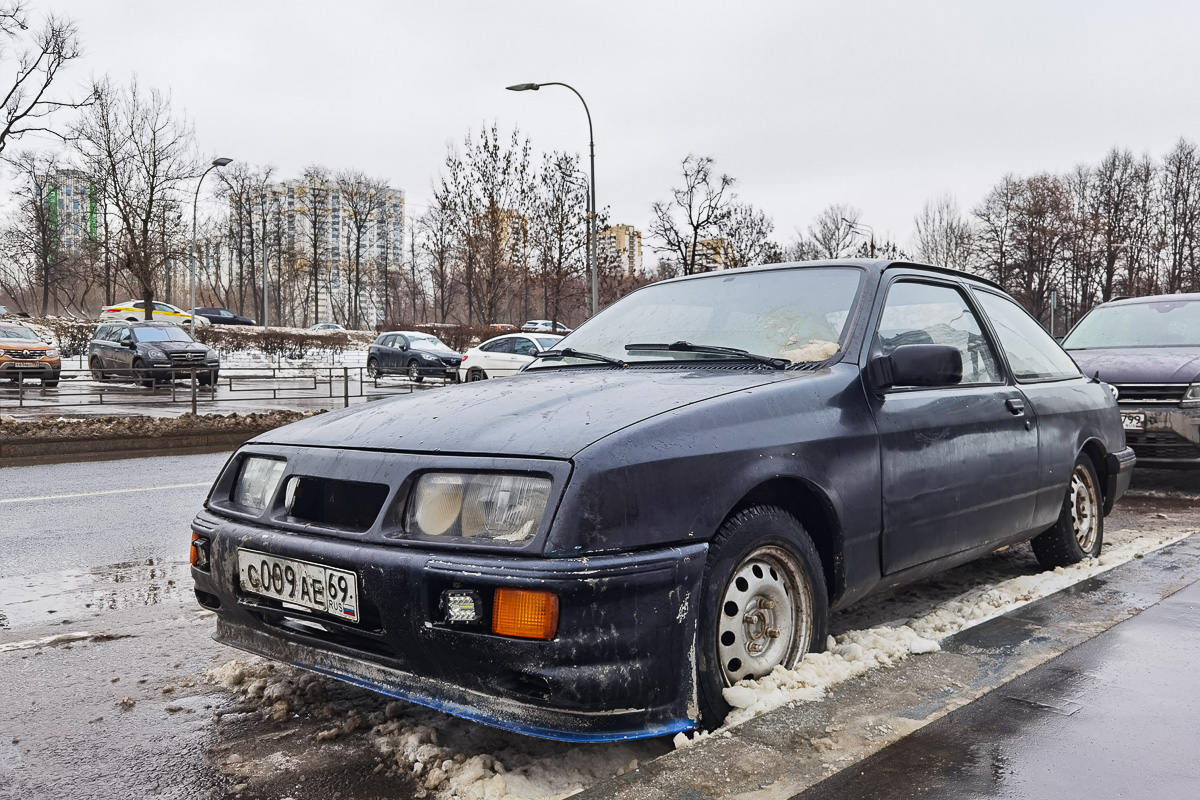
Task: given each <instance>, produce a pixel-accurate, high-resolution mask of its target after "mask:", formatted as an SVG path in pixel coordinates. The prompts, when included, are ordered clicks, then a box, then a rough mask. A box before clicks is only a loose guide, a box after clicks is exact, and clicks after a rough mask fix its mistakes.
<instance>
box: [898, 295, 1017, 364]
mask: <svg viewBox="0 0 1200 800" xmlns="http://www.w3.org/2000/svg"><path fill="white" fill-rule="evenodd" d="M876 343H877V345H878V347H879V350H880V352H881V353H882V354H883V355H887V354H888V353H890V352H892V351H893V350H895V349H896V348H897V347H899V346H900V345H902V344H948V345H951V346H953V347H957V348H958V349H959V351H960V352H961V353H962V361H963V378H962V383H963V384H972V383H1001V382H1002V381H1003V378H1002V377H1001V374H1002V373H1001V371H1000V367H999V365H998V362H997V361H996V355H995V352H994V351H993V350H992V346H991V345H990V344H988V340H987V338H986V337H985V336H984V335H983V328H982V327H981V326H980V325H979V320H978V319H976V318H975V315H974V314H973V313H972V312H971V309H970V307H969V306H968V305H967V300H966V298H965V297H963V295H962V293H961V292H960V291H958V290H957V289H955V288H953V287H950V286H940V285H935V284H931V283H916V282H913V281H898V282H896V283H894V284H892V287H891V288H890V289H888V295H887V301H886V302H885V303H884V307H883V316H882V317H880V319H879V330H878V332H877V333H876Z"/></svg>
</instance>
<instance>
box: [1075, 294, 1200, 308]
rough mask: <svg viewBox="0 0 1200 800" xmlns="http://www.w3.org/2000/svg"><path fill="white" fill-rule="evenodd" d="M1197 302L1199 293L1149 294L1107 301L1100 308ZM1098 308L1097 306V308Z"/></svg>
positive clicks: (1199, 298) (1199, 296) (1199, 297)
mask: <svg viewBox="0 0 1200 800" xmlns="http://www.w3.org/2000/svg"><path fill="white" fill-rule="evenodd" d="M1181 300H1182V301H1197V300H1200V292H1188V293H1186V294H1185V293H1180V294H1151V295H1146V296H1145V297H1119V298H1117V299H1116V300H1109V301H1108V302H1107V303H1101V304H1100V305H1101V306H1105V307H1108V306H1136V305H1140V304H1142V303H1170V302H1176V303H1178V302H1179V301H1181ZM1099 307H1100V306H1097V308H1099Z"/></svg>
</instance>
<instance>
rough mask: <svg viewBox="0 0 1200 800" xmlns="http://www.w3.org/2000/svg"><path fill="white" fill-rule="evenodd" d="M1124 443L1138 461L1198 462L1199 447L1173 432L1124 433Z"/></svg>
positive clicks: (1199, 456) (1199, 458) (1199, 455)
mask: <svg viewBox="0 0 1200 800" xmlns="http://www.w3.org/2000/svg"><path fill="white" fill-rule="evenodd" d="M1125 443H1126V444H1128V445H1129V446H1130V447H1132V448H1133V452H1134V453H1135V454H1136V455H1137V457H1138V458H1139V459H1141V458H1165V459H1173V460H1180V459H1182V460H1190V459H1196V460H1200V445H1196V444H1194V443H1193V442H1189V441H1188V440H1187V439H1185V438H1183V437H1182V436H1180V435H1179V434H1178V433H1175V432H1174V431H1125Z"/></svg>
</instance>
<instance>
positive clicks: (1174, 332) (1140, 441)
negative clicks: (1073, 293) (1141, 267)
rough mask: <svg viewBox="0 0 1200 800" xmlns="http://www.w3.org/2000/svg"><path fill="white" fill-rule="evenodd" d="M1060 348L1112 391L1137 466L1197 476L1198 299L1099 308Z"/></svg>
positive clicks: (1141, 300)
mask: <svg viewBox="0 0 1200 800" xmlns="http://www.w3.org/2000/svg"><path fill="white" fill-rule="evenodd" d="M1063 347H1064V348H1066V350H1067V352H1068V353H1070V354H1071V355H1072V356H1073V357H1074V359H1075V361H1076V363H1078V364H1079V366H1080V367H1081V368H1082V369H1083V371H1084V372H1085V373H1086V374H1088V375H1098V376H1099V378H1100V380H1103V381H1104V382H1105V383H1108V384H1110V385H1111V386H1112V387H1113V390H1114V392H1116V394H1117V404H1118V405H1119V406H1120V409H1121V421H1122V424H1123V425H1124V427H1125V441H1126V442H1128V443H1129V445H1130V446H1131V447H1132V448H1133V451H1134V452H1135V453H1137V457H1138V463H1139V464H1141V465H1143V466H1147V467H1160V468H1171V469H1200V294H1168V295H1157V296H1154V297H1135V298H1128V299H1121V300H1114V301H1112V302H1108V303H1103V304H1101V305H1099V306H1096V307H1095V308H1093V309H1092V310H1091V311H1090V312H1088V314H1087V315H1085V316H1084V318H1083V319H1081V320H1080V321H1079V322H1078V324H1076V325H1075V327H1074V328H1073V329H1072V330H1071V332H1070V334H1068V335H1067V337H1066V338H1065V339H1064V340H1063Z"/></svg>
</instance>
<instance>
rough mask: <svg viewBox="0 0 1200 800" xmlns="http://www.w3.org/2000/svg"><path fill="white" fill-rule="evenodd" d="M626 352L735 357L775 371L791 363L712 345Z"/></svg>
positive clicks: (634, 348)
mask: <svg viewBox="0 0 1200 800" xmlns="http://www.w3.org/2000/svg"><path fill="white" fill-rule="evenodd" d="M625 349H626V350H630V351H647V350H649V351H657V352H672V353H712V354H713V355H721V356H736V357H737V358H744V359H747V360H749V361H757V362H758V363H759V364H766V365H767V366H769V367H774V368H775V369H784V368H786V367H787V366H788V365H789V364H791V363H792V362H791V361H788V360H787V359H786V358H773V357H771V356H760V355H756V354H754V353H751V352H749V351H746V350H739V349H738V348H736V347H718V346H717V345H713V344H692V343H691V342H673V343H671V344H646V343H643V344H627V345H625Z"/></svg>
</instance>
